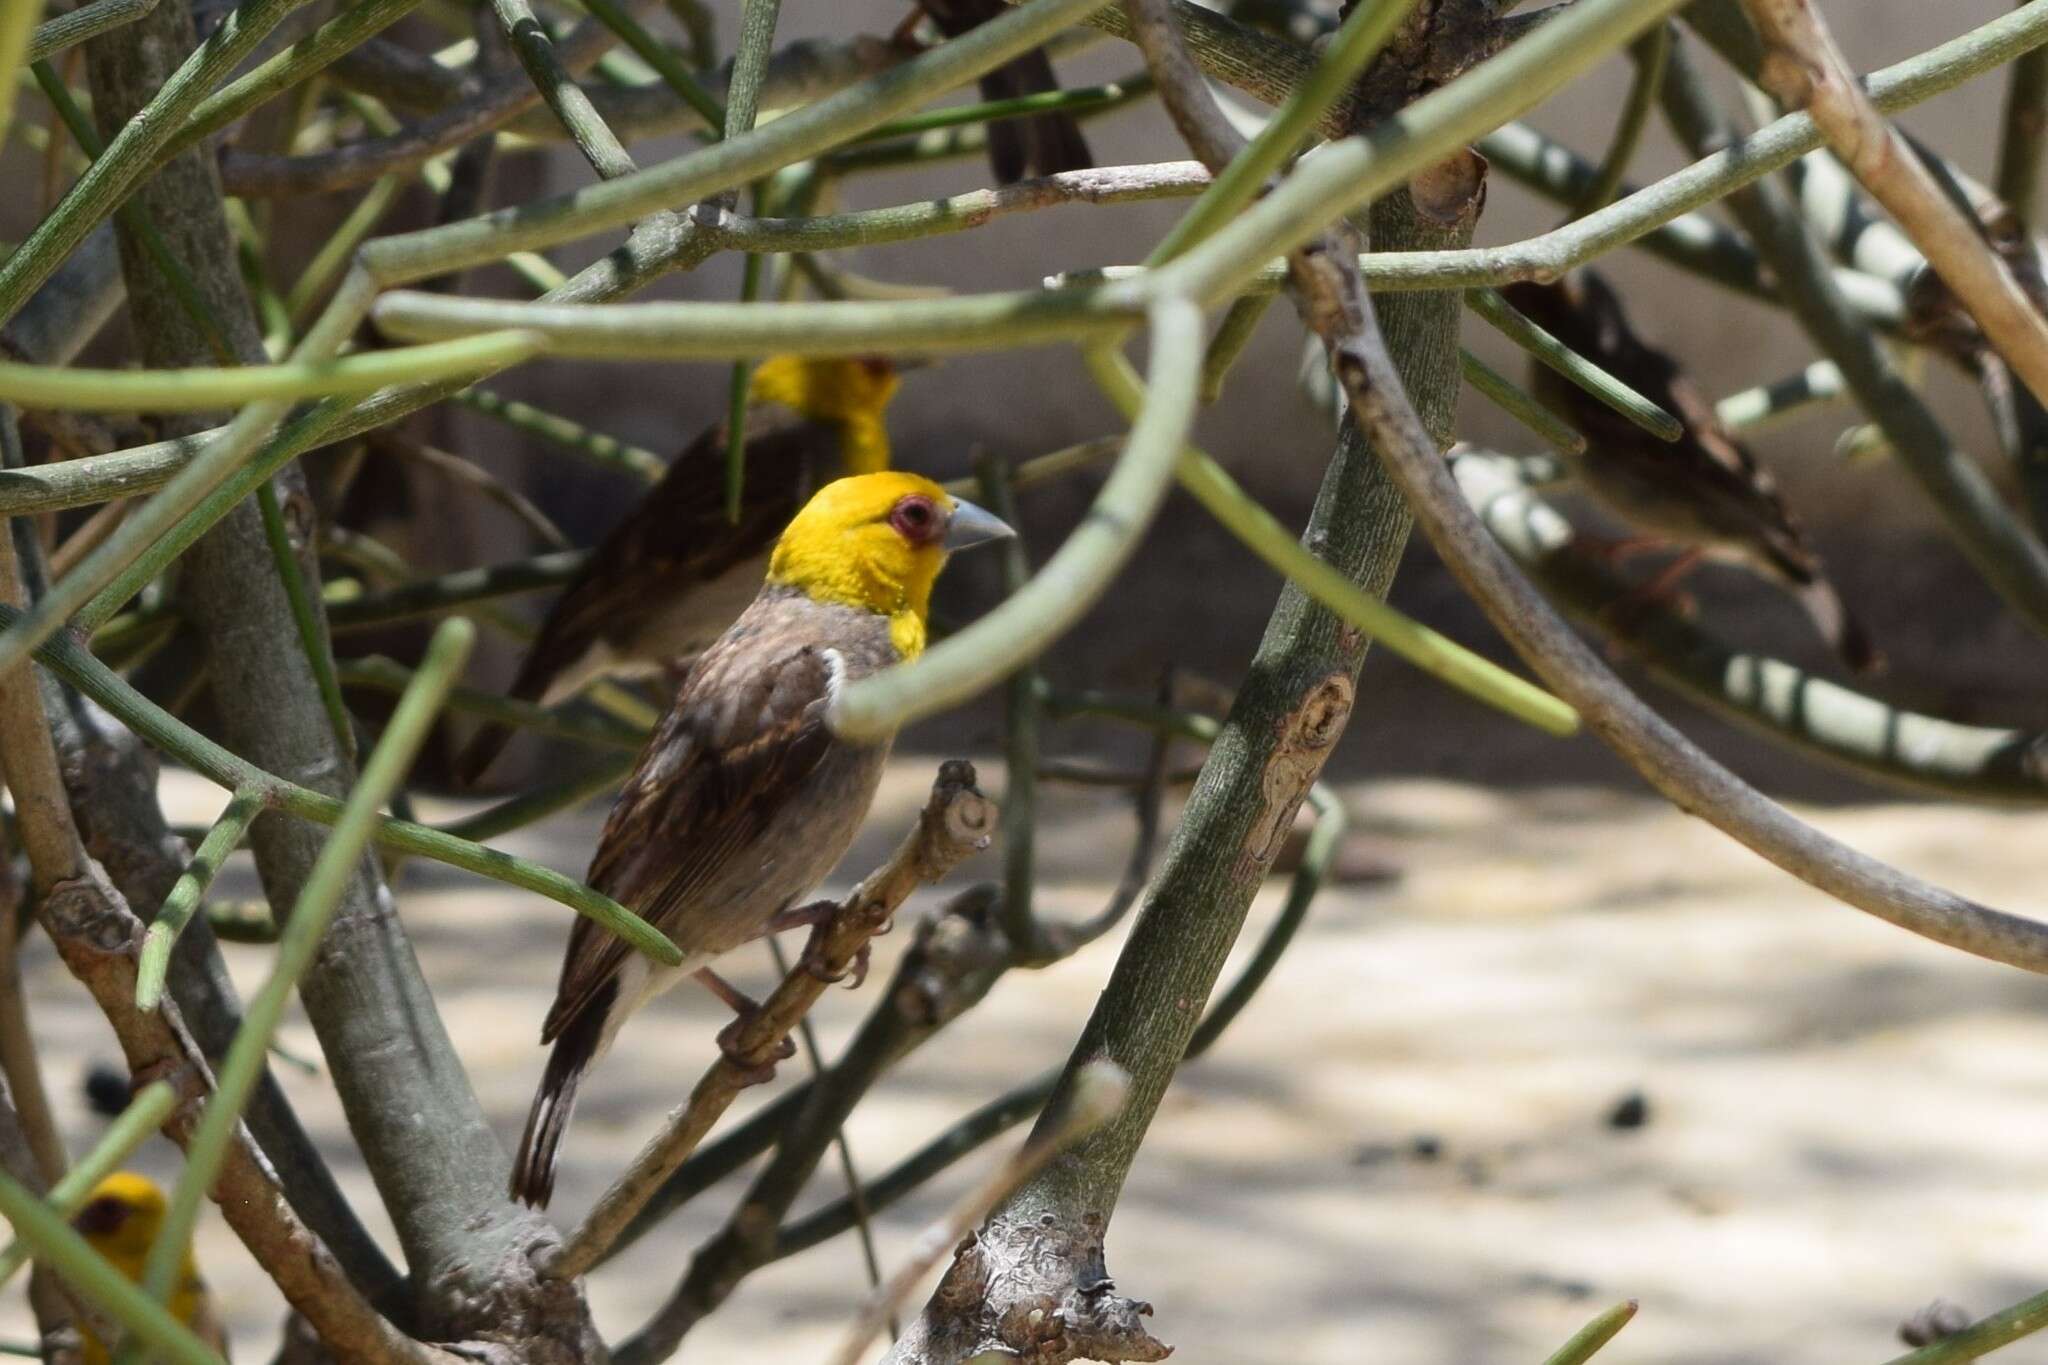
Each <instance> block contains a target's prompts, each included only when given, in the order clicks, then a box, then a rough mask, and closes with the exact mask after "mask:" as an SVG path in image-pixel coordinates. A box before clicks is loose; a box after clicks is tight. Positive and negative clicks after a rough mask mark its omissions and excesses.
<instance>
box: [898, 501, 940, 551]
mask: <svg viewBox="0 0 2048 1365" xmlns="http://www.w3.org/2000/svg"><path fill="white" fill-rule="evenodd" d="M889 524H890V525H891V526H893V527H895V528H896V531H897V533H898V534H900V535H901V536H902V537H903V538H904V539H905V540H908V541H910V542H911V543H912V544H914V545H921V544H923V543H924V542H925V541H927V540H930V539H931V538H932V536H933V534H934V533H935V532H936V531H937V530H938V526H939V509H938V508H936V507H934V506H933V505H932V500H931V499H930V498H925V497H908V498H905V499H903V500H902V501H901V502H899V503H897V504H896V505H895V507H893V508H891V509H890V511H889Z"/></svg>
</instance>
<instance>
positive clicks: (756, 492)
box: [457, 422, 837, 785]
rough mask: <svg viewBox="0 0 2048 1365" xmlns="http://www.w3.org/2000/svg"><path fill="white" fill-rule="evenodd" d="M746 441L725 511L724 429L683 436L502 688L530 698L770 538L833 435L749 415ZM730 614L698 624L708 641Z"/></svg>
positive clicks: (466, 759) (464, 767)
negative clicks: (733, 501) (741, 475)
mask: <svg viewBox="0 0 2048 1365" xmlns="http://www.w3.org/2000/svg"><path fill="white" fill-rule="evenodd" d="M750 425H756V426H758V427H759V430H757V431H756V433H755V434H754V435H752V436H750V437H749V438H748V441H747V465H746V479H745V482H744V483H743V484H742V485H741V503H740V519H739V521H738V522H736V523H735V522H733V521H732V520H730V519H729V518H728V517H727V516H726V512H725V427H724V426H722V425H721V426H715V427H713V428H711V429H710V430H708V431H706V432H705V433H704V434H703V435H701V436H699V437H698V438H697V439H696V440H695V441H693V442H691V444H690V445H689V447H688V448H687V449H685V450H684V451H683V453H682V454H680V455H678V456H677V457H676V458H675V460H674V461H673V462H672V463H671V464H670V465H669V468H668V473H667V474H665V475H663V476H662V479H661V482H659V483H657V484H656V485H655V486H654V487H653V488H651V489H649V490H648V491H647V493H646V495H645V496H644V497H642V498H641V500H640V501H639V502H638V503H636V504H635V505H634V507H633V510H632V511H631V512H629V513H627V515H626V519H625V520H624V521H622V522H620V523H619V524H618V526H616V527H615V528H613V530H612V531H611V533H610V534H609V535H607V536H606V537H605V538H604V540H603V541H602V542H600V543H599V544H598V546H597V548H596V549H595V550H593V551H592V552H591V556H590V559H589V561H588V562H587V563H586V564H585V565H584V566H583V569H582V571H581V572H579V573H578V574H577V575H576V577H575V578H573V579H571V580H570V582H569V584H568V586H567V587H565V588H564V589H563V590H562V593H561V595H560V596H559V597H557V598H556V599H555V602H554V605H553V606H552V607H550V608H549V609H548V615H547V619H546V620H545V621H543V622H542V623H541V627H540V632H539V634H538V635H536V636H535V638H534V642H533V644H532V646H531V647H530V648H528V650H527V652H526V657H525V659H523V660H522V661H521V663H520V666H519V672H518V673H517V675H515V676H514V678H513V680H512V685H511V687H510V688H508V689H507V695H509V696H511V697H512V698H514V699H515V700H518V701H527V702H532V701H538V700H540V699H541V698H542V697H544V696H546V695H547V692H548V688H549V686H550V685H551V684H552V683H553V682H554V680H555V679H556V678H557V677H559V676H560V675H561V674H562V673H563V671H564V670H566V669H569V668H570V667H572V666H573V665H575V664H576V662H577V661H578V660H580V659H582V658H583V657H584V656H586V655H587V654H589V652H590V651H591V650H592V649H593V648H595V647H596V646H597V645H598V644H599V643H600V642H602V641H604V640H607V639H631V638H632V637H633V635H634V634H635V633H636V631H635V630H634V627H635V625H636V624H637V623H638V622H639V621H641V620H643V619H645V618H646V617H647V616H650V615H652V614H653V613H655V612H657V611H659V610H661V609H662V608H663V607H665V606H668V605H670V604H672V603H674V602H675V601H677V600H678V599H679V598H681V597H683V596H685V595H686V594H688V593H689V592H690V591H691V590H692V588H694V587H696V586H698V585H701V584H704V583H708V582H711V581H712V580H714V579H716V578H717V577H719V576H720V575H721V574H724V573H726V572H728V571H730V570H732V569H734V568H736V567H737V566H739V565H741V564H744V563H746V562H747V561H748V560H752V559H758V558H759V557H760V556H761V555H763V554H765V553H767V551H768V550H769V548H770V547H771V546H773V545H774V543H775V538H776V537H777V536H778V535H780V534H781V533H782V528H783V527H784V526H786V525H788V524H789V519H790V518H791V517H793V516H795V515H796V511H797V509H798V508H799V507H801V506H803V504H804V500H805V499H806V498H808V497H809V496H810V495H811V493H812V491H813V490H814V487H815V485H816V484H817V483H818V482H819V481H820V480H821V479H822V478H824V477H825V476H826V475H827V474H828V473H830V472H831V471H830V469H829V468H828V466H829V465H830V464H831V458H830V457H831V456H832V455H833V454H834V452H836V449H837V444H836V442H837V438H836V437H835V436H834V435H833V434H832V433H831V432H830V431H829V430H827V429H826V428H824V427H822V426H819V425H817V424H814V423H810V422H797V423H781V424H776V423H769V422H757V423H753V424H750ZM729 624H730V622H729V621H711V622H707V623H706V630H707V638H715V637H716V636H717V634H718V633H719V632H720V631H722V630H724V628H725V627H726V626H727V625H729ZM511 733H512V732H511V730H510V728H509V727H506V726H488V727H486V728H485V729H483V730H480V731H479V732H478V733H477V734H476V736H475V737H474V738H473V739H472V740H471V741H470V742H469V744H468V745H467V746H466V747H465V748H464V750H463V753H462V756H461V758H460V760H459V761H458V763H457V769H458V771H457V776H458V778H460V779H461V781H462V782H463V784H464V785H470V784H473V783H474V782H476V780H477V779H479V778H481V777H482V776H483V774H484V772H485V771H486V770H487V769H488V768H489V767H490V765H491V764H492V762H493V761H495V760H496V758H497V756H498V754H499V752H500V751H501V750H502V749H503V748H504V746H505V743H506V742H507V741H508V740H509V739H510V738H511Z"/></svg>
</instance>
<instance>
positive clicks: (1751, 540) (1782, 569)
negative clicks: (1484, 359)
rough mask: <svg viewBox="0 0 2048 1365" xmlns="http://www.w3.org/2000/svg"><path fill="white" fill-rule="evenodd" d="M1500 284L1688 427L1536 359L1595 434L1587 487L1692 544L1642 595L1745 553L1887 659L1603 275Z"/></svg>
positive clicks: (1815, 614)
mask: <svg viewBox="0 0 2048 1365" xmlns="http://www.w3.org/2000/svg"><path fill="white" fill-rule="evenodd" d="M1501 293H1502V295H1503V296H1505V297H1506V299H1507V301H1508V302H1509V303H1510V304H1511V305H1513V306H1514V307H1515V308H1516V309H1517V310H1518V311H1520V312H1521V313H1522V314H1523V315H1525V316H1526V317H1527V318H1528V319H1529V320H1530V321H1532V322H1534V323H1535V324H1536V325H1537V326H1539V327H1541V328H1543V330H1545V331H1546V332H1549V333H1550V334H1551V335H1552V336H1554V337H1556V338H1557V339H1558V340H1559V341H1561V342H1563V343H1564V344H1565V345H1566V346H1568V347H1570V348H1571V349H1572V350H1573V351H1575V352H1577V353H1578V354H1579V355H1581V356H1584V357H1585V358H1586V359H1588V360H1590V361H1592V362H1593V363H1594V364H1596V365H1598V366H1599V367H1600V368H1601V369H1603V370H1606V371H1607V372H1608V373H1609V374H1611V375H1613V376H1614V377H1615V378H1616V379H1619V380H1620V381H1621V382H1622V383H1624V384H1626V385H1628V386H1629V387H1630V388H1632V389H1634V390H1635V391H1636V392H1637V393H1639V394H1641V395H1642V396H1643V397H1645V398H1647V399H1649V400H1650V401H1651V402H1652V403H1655V404H1657V405H1658V406H1659V407H1661V408H1663V409H1664V410H1665V411H1666V412H1668V413H1670V414H1671V415H1672V416H1674V417H1676V418H1677V419H1678V420H1679V423H1680V424H1681V425H1682V426H1683V427H1684V428H1685V431H1684V434H1683V435H1681V436H1680V437H1679V439H1678V440H1676V441H1660V440H1658V439H1657V438H1656V437H1655V436H1653V435H1651V434H1650V433H1649V432H1646V431H1644V430H1642V429H1641V428H1640V427H1638V426H1636V425H1635V424H1634V423H1632V422H1630V421H1629V420H1628V419H1627V418H1625V417H1623V416H1622V415H1621V414H1619V413H1617V412H1615V411H1614V410H1613V409H1611V408H1609V407H1608V406H1607V405H1606V404H1604V403H1602V402H1600V401H1599V400H1598V399H1597V398H1594V397H1593V396H1592V395H1591V394H1588V393H1587V392H1586V391H1585V390H1584V389H1581V388H1579V387H1578V386H1577V385H1575V384H1573V383H1572V382H1571V381H1569V380H1567V379H1565V378H1564V377H1563V376H1561V375H1559V374H1557V373H1556V372H1554V371H1552V370H1551V369H1549V368H1548V367H1546V366H1541V365H1536V366H1532V371H1531V372H1532V375H1533V380H1532V384H1531V387H1532V388H1533V390H1534V391H1535V393H1536V396H1537V397H1539V398H1541V399H1542V400H1543V402H1544V403H1545V404H1546V405H1547V406H1549V407H1550V408H1551V409H1552V410H1554V411H1555V412H1556V413H1557V414H1558V415H1559V416H1560V417H1562V418H1563V419H1564V420H1565V421H1567V422H1569V423H1570V424H1571V425H1572V426H1573V427H1575V428H1576V429H1577V430H1578V431H1579V433H1580V434H1581V435H1583V436H1584V437H1585V438H1586V449H1585V452H1584V453H1583V454H1581V455H1579V456H1577V457H1575V458H1574V459H1573V460H1572V461H1571V463H1573V464H1574V466H1575V472H1576V473H1577V474H1578V475H1579V478H1580V481H1581V482H1582V484H1583V485H1584V487H1585V489H1586V491H1587V492H1589V493H1591V494H1592V495H1593V496H1594V497H1595V498H1596V499H1598V500H1599V501H1600V502H1602V503H1604V504H1605V505H1606V506H1607V508H1608V509H1609V510H1610V511H1612V512H1614V513H1615V514H1616V515H1618V516H1620V517H1621V518H1623V519H1624V520H1626V521H1628V522H1629V523H1631V524H1632V525H1634V526H1637V527H1639V528H1641V529H1642V530H1643V531H1645V532H1648V533H1649V534H1648V537H1647V539H1648V540H1649V541H1651V542H1670V543H1672V544H1675V545H1677V546H1680V547H1682V553H1681V554H1680V556H1679V557H1678V559H1676V560H1674V561H1673V562H1672V564H1671V565H1670V566H1669V567H1668V568H1666V569H1665V570H1664V571H1663V572H1661V573H1659V574H1658V575H1657V577H1656V578H1655V579H1654V580H1653V581H1652V582H1651V584H1649V585H1648V586H1647V587H1646V588H1645V589H1644V590H1643V591H1642V593H1641V594H1639V597H1640V598H1643V599H1654V598H1655V597H1657V596H1659V595H1662V594H1663V593H1665V592H1667V591H1669V590H1670V589H1671V588H1672V587H1673V585H1675V584H1676V582H1677V581H1678V579H1679V578H1680V577H1681V576H1682V575H1684V574H1685V573H1686V572H1688V571H1690V570H1691V569H1692V568H1693V566H1694V565H1695V564H1697V563H1698V562H1699V560H1701V559H1702V558H1705V557H1709V556H1711V557H1713V558H1716V559H1722V560H1728V561H1732V562H1735V563H1740V564H1743V565H1746V566H1747V567H1749V568H1751V569H1754V570H1756V571H1758V572H1759V573H1762V574H1763V575H1764V576H1765V577H1767V578H1770V579H1772V580H1774V581H1776V582H1778V583H1781V584H1783V585H1784V586H1785V587H1786V588H1787V589H1788V590H1789V591H1790V592H1791V593H1792V595H1793V597H1794V598H1796V599H1797V600H1798V602H1799V605H1800V606H1801V607H1803V608H1804V609H1805V611H1806V614H1807V615H1808V616H1809V617H1811V618H1812V619H1813V623H1814V626H1815V628H1816V629H1817V630H1818V631H1819V632H1820V634H1821V637H1822V638H1823V639H1825V640H1826V641H1827V643H1828V645H1829V647H1830V648H1832V649H1833V650H1834V651H1835V653H1836V654H1837V655H1839V656H1840V657H1841V659H1842V662H1843V663H1845V664H1847V665H1848V666H1849V667H1850V668H1852V669H1855V670H1857V671H1858V672H1871V671H1874V670H1876V669H1877V668H1880V667H1882V665H1883V656H1882V655H1880V654H1879V653H1878V651H1877V649H1876V648H1875V647H1874V646H1873V645H1872V644H1871V642H1870V638H1869V636H1868V635H1866V634H1865V633H1864V631H1863V628H1862V627H1861V626H1860V625H1859V624H1857V622H1856V620H1855V619H1854V618H1853V617H1851V616H1850V615H1849V612H1848V609H1847V608H1846V607H1844V606H1843V605H1842V599H1841V597H1840V596H1839V595H1838V594H1837V593H1836V592H1835V589H1834V586H1833V585H1832V584H1831V583H1829V582H1828V580H1827V577H1826V576H1825V574H1824V573H1823V571H1822V568H1821V562H1820V556H1819V555H1818V554H1816V553H1815V552H1814V550H1813V547H1812V545H1811V544H1809V543H1808V541H1807V539H1806V535H1805V533H1804V532H1803V531H1802V530H1801V529H1800V526H1799V523H1798V522H1797V521H1796V520H1794V519H1793V516H1792V513H1791V511H1790V510H1789V509H1788V508H1787V507H1786V506H1785V502H1784V499H1783V498H1781V497H1780V496H1779V494H1778V485H1777V482H1776V481H1775V480H1773V479H1772V478H1771V476H1770V474H1769V472H1768V471H1766V470H1765V469H1764V468H1763V467H1762V466H1760V465H1759V464H1757V462H1756V458H1755V456H1753V455H1751V454H1750V452H1749V450H1748V449H1747V448H1745V447H1744V446H1743V445H1742V444H1741V443H1740V442H1738V441H1737V440H1736V439H1735V437H1734V435H1733V434H1732V433H1730V432H1729V430H1728V429H1727V428H1726V427H1725V426H1723V425H1722V423H1721V420H1720V418H1719V417H1717V416H1716V415H1715V413H1714V408H1713V405H1712V404H1711V403H1709V402H1708V401H1707V400H1706V398H1705V397H1704V396H1703V395H1702V394H1701V393H1700V392H1699V390H1698V389H1696V388H1694V387H1693V385H1692V383H1691V381H1689V380H1688V379H1687V378H1686V377H1685V375H1684V374H1683V373H1682V372H1681V371H1680V369H1679V367H1678V364H1677V362H1676V361H1674V360H1673V359H1672V358H1671V357H1670V356H1669V355H1667V354H1665V353H1664V352H1663V351H1660V350H1658V349H1656V348H1655V347H1654V346H1651V345H1649V344H1648V343H1646V342H1644V341H1643V340H1642V339H1641V338H1639V337H1638V336H1637V335H1636V334H1635V332H1634V330H1633V329H1631V328H1630V326H1629V323H1628V316H1627V314H1625V313H1624V312H1623V311H1622V307H1621V300H1620V299H1619V298H1618V297H1617V296H1616V295H1615V292H1614V290H1613V289H1612V288H1610V287H1609V286H1608V284H1607V282H1606V281H1605V280H1602V279H1601V278H1600V277H1599V276H1598V275H1596V274H1594V273H1593V272H1592V271H1590V270H1581V271H1578V272H1576V273H1575V274H1574V275H1573V276H1571V277H1569V278H1568V279H1566V280H1564V281H1561V282H1559V283H1557V284H1536V283H1532V282H1522V283H1518V284H1511V285H1508V286H1506V287H1505V288H1503V289H1502V290H1501ZM1624 544H1629V543H1628V542H1624ZM1630 548H1635V546H1634V545H1630Z"/></svg>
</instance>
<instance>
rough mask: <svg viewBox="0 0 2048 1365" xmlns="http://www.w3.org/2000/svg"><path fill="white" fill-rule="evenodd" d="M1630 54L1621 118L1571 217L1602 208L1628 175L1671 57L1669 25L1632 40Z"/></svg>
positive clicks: (1579, 216) (1663, 25) (1653, 110)
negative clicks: (1632, 70)
mask: <svg viewBox="0 0 2048 1365" xmlns="http://www.w3.org/2000/svg"><path fill="white" fill-rule="evenodd" d="M1634 56H1635V62H1636V76H1635V79H1634V80H1633V81H1631V82H1630V83H1629V87H1628V99H1627V100H1626V101H1624V102H1623V104H1622V106H1621V121H1620V122H1619V123H1617V124H1615V126H1614V140H1613V141H1612V142H1610V143H1608V145H1607V155H1606V156H1604V157H1602V158H1601V159H1600V168H1599V169H1598V170H1597V171H1595V172H1594V173H1593V183H1592V184H1590V185H1588V186H1587V187H1586V192H1585V194H1583V195H1581V196H1580V198H1579V202H1578V203H1577V204H1576V205H1575V206H1574V207H1573V212H1572V216H1573V217H1574V218H1581V217H1584V216H1585V215H1586V214H1589V213H1591V212H1592V211H1593V210H1595V209H1604V208H1606V207H1607V205H1608V204H1609V202H1611V201H1612V200H1613V198H1614V192H1615V191H1616V190H1618V189H1620V188H1621V182H1622V179H1623V177H1625V176H1626V175H1627V174H1628V163H1629V162H1631V161H1633V160H1634V159H1635V155H1636V147H1637V146H1638V145H1639V144H1641V142H1642V140H1643V130H1644V129H1645V128H1647V127H1649V126H1650V115H1651V114H1652V113H1653V112H1655V110H1656V108H1657V88H1658V87H1659V86H1661V85H1662V84H1663V83H1664V66H1665V64H1666V63H1667V62H1668V61H1669V60H1670V59H1671V27H1670V25H1668V24H1659V25H1657V27H1655V28H1653V29H1651V30H1650V31H1649V32H1648V33H1645V34H1644V35H1643V36H1642V37H1640V38H1638V39H1636V44H1635V49H1634Z"/></svg>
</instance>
